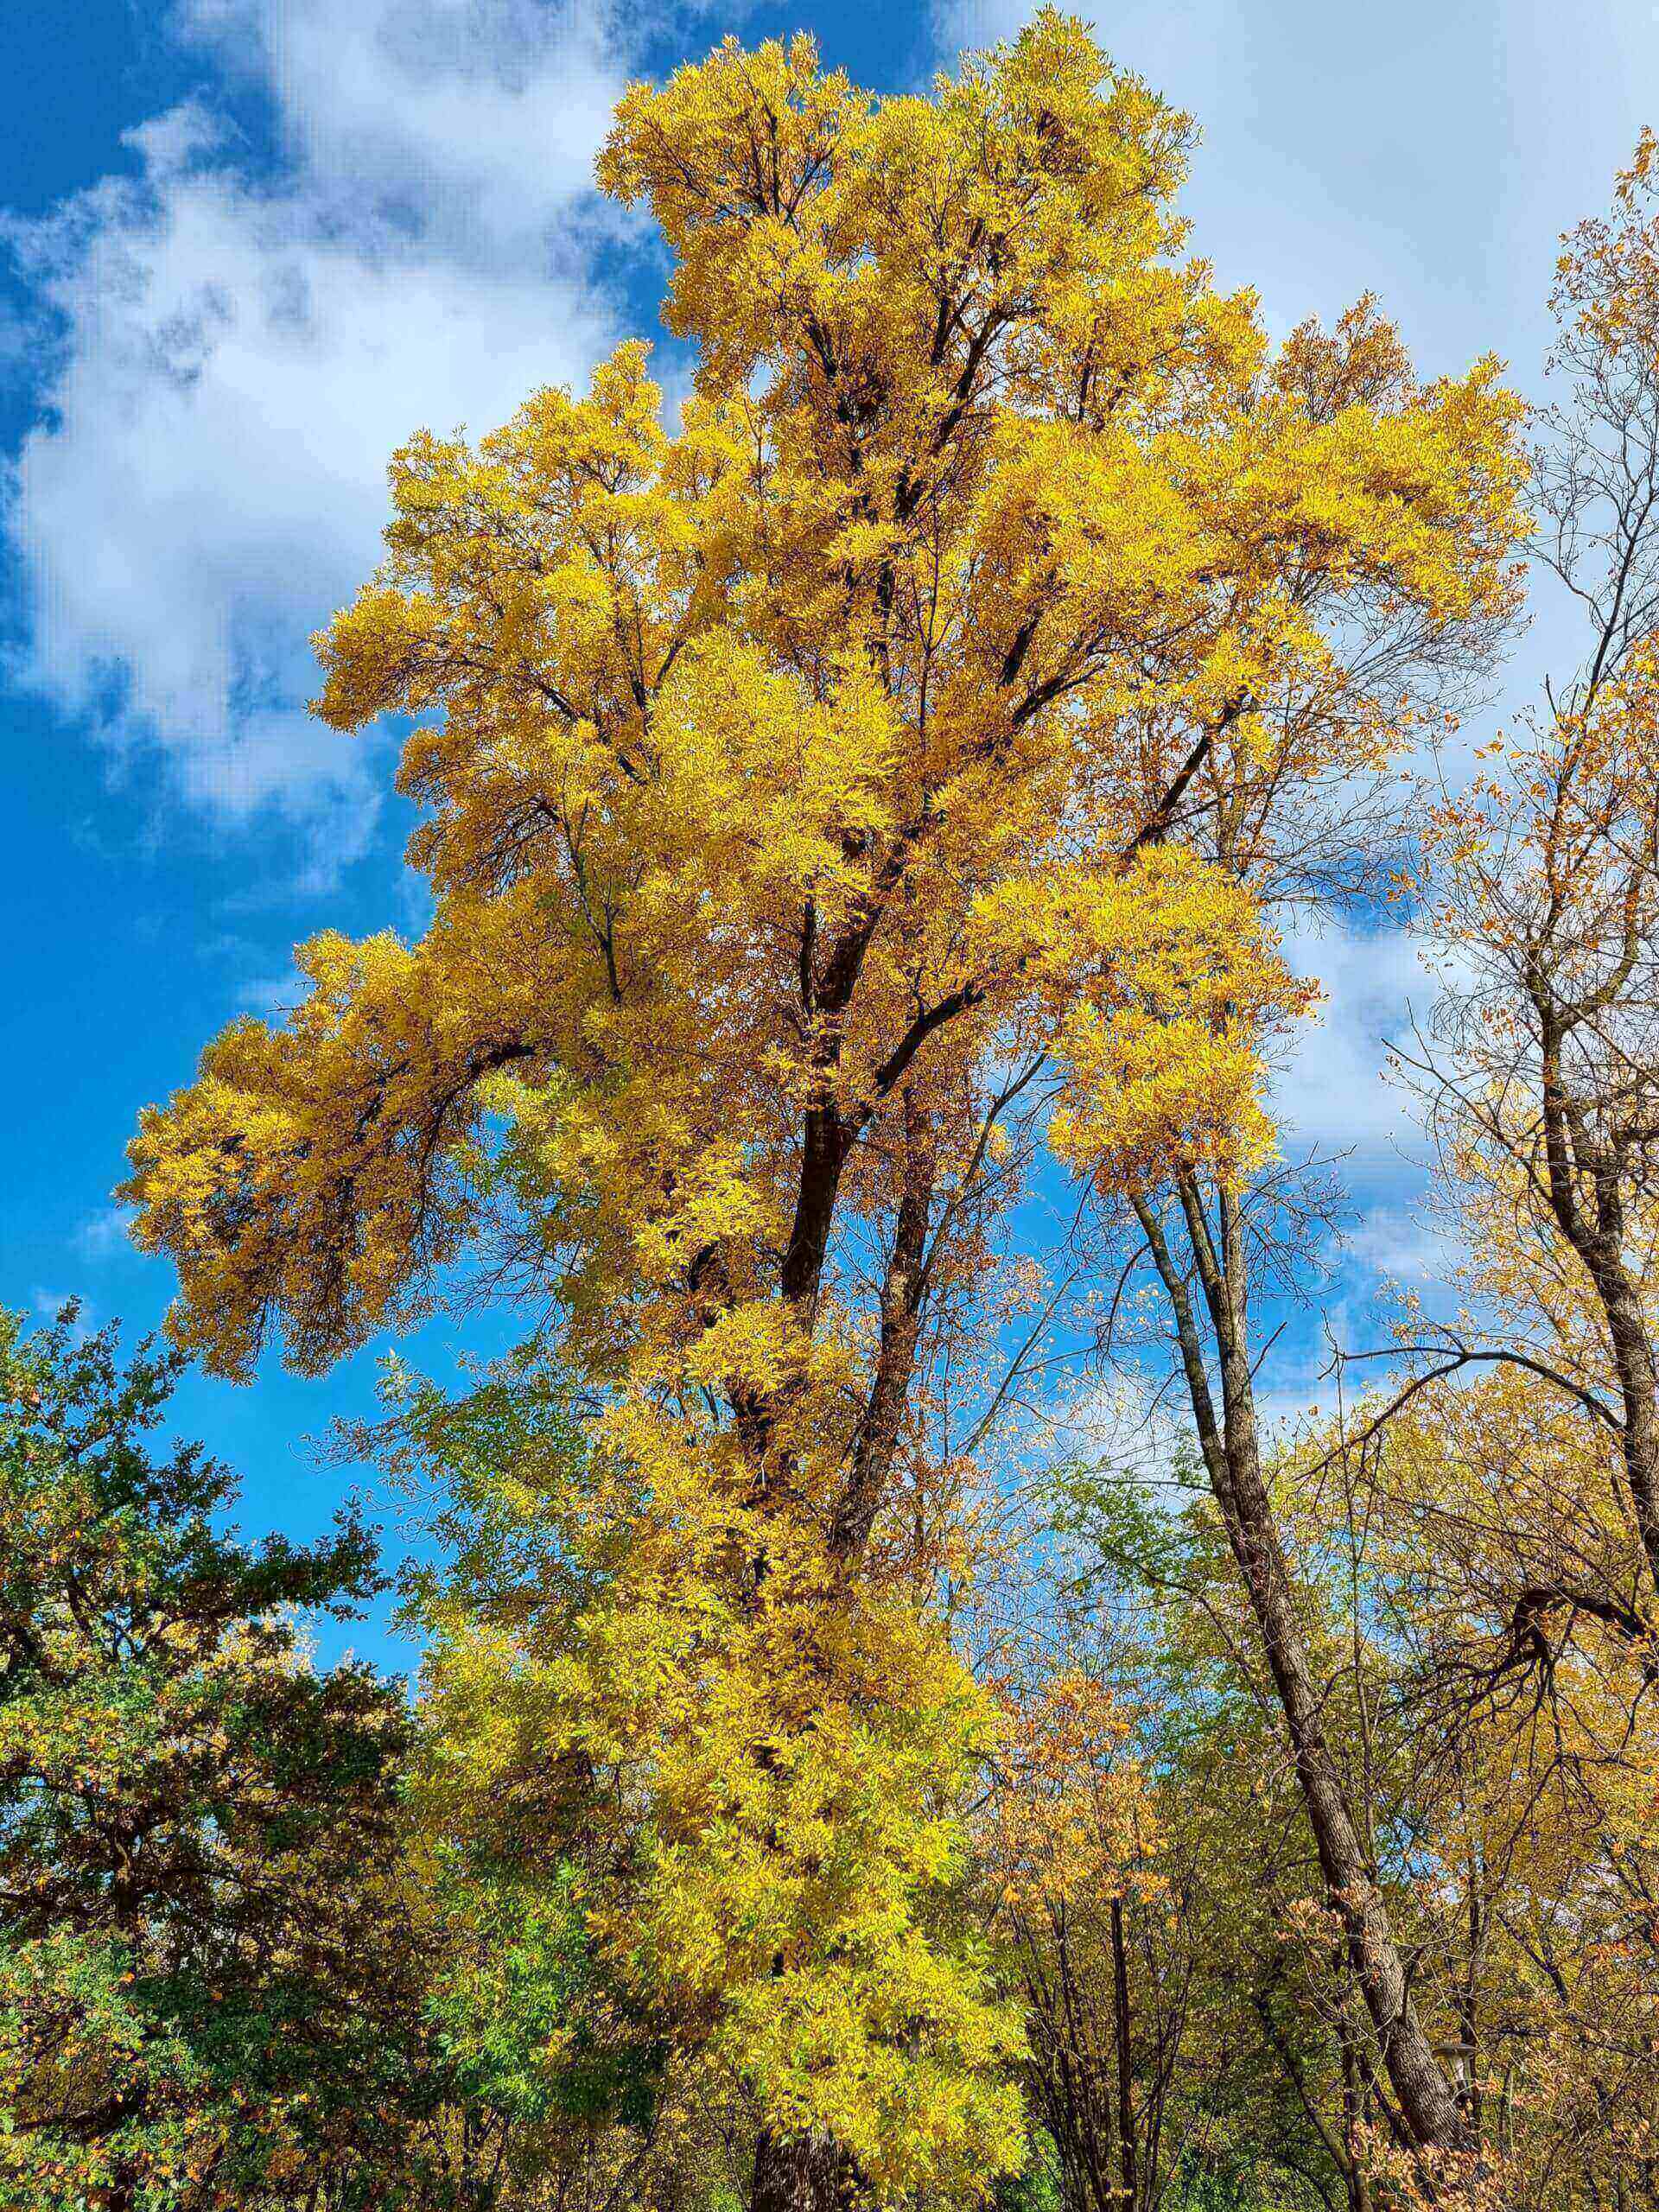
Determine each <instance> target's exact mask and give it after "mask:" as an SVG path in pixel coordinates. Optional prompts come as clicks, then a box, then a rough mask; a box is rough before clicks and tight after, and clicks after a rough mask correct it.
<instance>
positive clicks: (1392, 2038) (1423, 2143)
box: [1135, 1174, 1473, 2155]
mask: <svg viewBox="0 0 1659 2212" xmlns="http://www.w3.org/2000/svg"><path fill="white" fill-rule="evenodd" d="M1178 1187H1179V1197H1180V1201H1181V1209H1182V1212H1183V1215H1184V1216H1185V1222H1186V1227H1187V1232H1188V1236H1189V1238H1190V1241H1191V1244H1192V1255H1193V1260H1194V1263H1195V1266H1196V1268H1197V1270H1198V1281H1199V1284H1200V1287H1201V1288H1202V1290H1203V1293H1204V1298H1205V1306H1206V1308H1207V1309H1208V1313H1209V1316H1210V1321H1211V1331H1212V1333H1213V1340H1214V1344H1215V1348H1216V1355H1217V1365H1218V1368H1219V1371H1220V1376H1221V1389H1222V1407H1221V1412H1220V1416H1219V1418H1218V1417H1217V1408H1216V1406H1215V1402H1214V1398H1213V1396H1212V1394H1211V1387H1210V1381H1209V1375H1208V1371H1207V1370H1206V1367H1205V1358H1204V1340H1203V1338H1202V1336H1201V1334H1200V1332H1199V1325H1198V1317H1197V1314H1196V1313H1195V1311H1194V1309H1193V1306H1192V1300H1191V1297H1190V1295H1189V1294H1188V1290H1187V1284H1186V1278H1185V1275H1184V1274H1183V1273H1182V1271H1181V1269H1180V1268H1179V1267H1178V1266H1177V1265H1176V1264H1175V1261H1174V1257H1173V1254H1172V1253H1171V1251H1170V1249H1169V1244H1168V1241H1167V1239H1166V1236H1165V1235H1164V1230H1163V1224H1162V1223H1161V1221H1160V1219H1159V1217H1158V1216H1157V1215H1156V1213H1155V1212H1154V1211H1153V1209H1152V1207H1151V1205H1149V1204H1147V1202H1146V1201H1144V1200H1138V1201H1137V1202H1136V1206H1135V1211H1136V1215H1137V1217H1138V1218H1139V1220H1140V1222H1141V1228H1142V1230H1143V1231H1144V1232H1145V1234H1146V1236H1147V1244H1148V1247H1149V1249H1150V1250H1151V1253H1152V1256H1153V1262H1154V1265H1155V1267H1156V1268H1157V1269H1158V1272H1159V1274H1160V1278H1161V1280H1162V1281H1163V1284H1164V1287H1165V1290H1166V1294H1168V1297H1169V1300H1170V1303H1171V1306H1172V1308H1173V1313H1174V1316H1175V1323H1176V1336H1177V1341H1178V1344H1179V1350H1180V1354H1181V1362H1182V1369H1183V1372H1184V1374H1185V1380H1186V1385H1187V1392H1188V1395H1189V1398H1190V1400H1191V1402H1192V1413H1193V1418H1194V1421H1195V1423H1196V1425H1197V1428H1198V1445H1199V1448H1200V1450H1201V1452H1202V1453H1203V1455H1204V1461H1205V1471H1206V1472H1207V1473H1208V1475H1209V1478H1210V1484H1211V1490H1212V1491H1213V1492H1214V1494H1215V1497H1216V1502H1217V1505H1218V1506H1219V1507H1220V1509H1221V1516H1222V1521H1223V1522H1224V1526H1225V1528H1226V1531H1227V1538H1228V1541H1229V1543H1230V1546H1231V1548H1232V1552H1233V1556H1234V1558H1235V1559H1236V1561H1237V1563H1238V1567H1239V1572H1240V1573H1241V1575H1242V1576H1243V1580H1244V1586H1245V1589H1246V1592H1247V1593H1248V1595H1249V1601H1250V1607H1251V1611H1253V1612H1254V1614H1255V1620H1256V1624H1257V1627H1258V1628H1259V1630H1260V1631H1261V1636H1262V1646H1263V1649H1264V1651H1265V1653H1266V1656H1267V1661H1268V1671H1269V1672H1270V1674H1271V1675H1272V1677H1273V1685H1274V1691H1275V1692H1276V1694H1277V1696H1278V1700H1279V1704H1280V1707H1281V1710H1282V1712H1283V1713H1284V1717H1285V1725H1286V1731H1287V1734H1288V1736H1289V1738H1290V1746H1291V1751H1292V1755H1293V1757H1294V1761H1295V1765H1296V1776H1297V1780H1298V1782H1299V1783H1300V1786H1301V1792H1302V1798H1303V1802H1304V1803H1305V1805H1306V1808H1307V1815H1308V1821H1309V1825H1310V1827H1312V1829H1313V1840H1314V1845H1315V1847H1316V1849H1317V1851H1318V1853H1319V1867H1320V1871H1321V1872H1322V1874H1323V1875H1324V1878H1325V1893H1326V1896H1327V1897H1328V1898H1329V1900H1330V1902H1331V1904H1332V1908H1333V1910H1335V1911H1336V1913H1337V1914H1338V1917H1339V1919H1340V1921H1341V1923H1342V1927H1343V1931H1344V1936H1345V1939H1346V1942H1347V1947H1348V1952H1349V1955H1350V1957H1351V1960H1352V1961H1353V1967H1354V1977H1355V1980H1357V1983H1358V1985H1359V1988H1360V1993H1361V1994H1362V1995H1363V1998H1364V2000H1365V2005H1366V2010H1367V2011H1368V2012H1369V2013H1370V2017H1371V2021H1372V2024H1373V2025H1374V2027H1375V2029H1376V2038H1377V2043H1378V2045H1379V2046H1380V2048H1381V2050H1382V2054H1383V2064H1384V2067H1385V2068H1386V2069H1387V2072H1388V2076H1389V2083H1390V2085H1391V2086H1392V2088H1393V2090H1394V2093H1395V2097H1396V2098H1397V2099H1398V2101H1399V2104H1400V2109H1401V2112H1402V2116H1403V2118H1404V2120H1405V2123H1406V2126H1407V2128H1408V2131H1409V2133H1410V2135H1411V2139H1412V2141H1413V2142H1414V2144H1415V2145H1417V2147H1418V2148H1419V2149H1420V2150H1422V2151H1426V2152H1435V2153H1442V2154H1447V2155H1456V2154H1460V2153H1466V2152H1469V2151H1471V2149H1472V2148H1473V2145H1472V2144H1471V2139H1470V2136H1469V2131H1468V2127H1467V2125H1466V2123H1465V2119H1464V2115H1463V2113H1461V2112H1460V2111H1459V2106H1458V2101H1457V2099H1456V2097H1455V2095H1454V2094H1453V2093H1452V2085H1451V2083H1450V2082H1448V2081H1447V2079H1446V2075H1445V2073H1444V2072H1443V2071H1442V2069H1441V2067H1440V2062H1439V2060H1438V2059H1437V2058H1436V2057H1435V2056H1434V2051H1433V2046H1432V2044H1430V2042H1429V2040H1428V2037H1427V2034H1426V2033H1425V2032H1424V2030H1423V2026H1422V2024H1421V2021H1420V2020H1419V2019H1418V2018H1417V2013H1416V2009H1415V2007H1414V2005H1413V2003H1412V1999H1411V1988H1410V1980H1409V1977H1408V1974H1407V1972H1406V1966H1405V1961H1404V1960H1403V1959H1402V1956H1401V1955H1400V1947H1399V1945H1398V1943H1397V1942H1396V1941H1395V1935H1394V1929H1393V1926H1392V1923H1391V1922H1390V1919H1389V1910H1388V1904H1387V1901H1386V1900H1385V1898H1384V1897H1383V1892H1382V1891H1381V1889H1380V1888H1379V1887H1378V1885H1377V1884H1376V1880H1375V1878H1373V1875H1372V1872H1371V1869H1370V1864H1369V1862H1368V1859H1367V1855H1366V1853H1365V1849H1364V1847H1363V1843H1362V1841H1361V1839H1360V1835H1359V1832H1358V1829H1357V1826H1356V1824H1355V1821H1354V1817H1353V1814H1352V1812H1351V1808H1350V1806H1349V1804H1348V1799H1347V1792H1346V1789H1345V1787H1344V1783H1343V1779H1342V1775H1341V1771H1340V1770H1339V1769H1338V1765H1337V1762H1336V1759H1335V1758H1334V1757H1333V1756H1332V1751H1331V1748H1330V1745H1328V1744H1327V1743H1326V1741H1325V1731H1324V1727H1323V1725H1322V1722H1321V1719H1320V1714H1319V1705H1320V1699H1319V1688H1318V1686H1317V1684H1316V1682H1315V1681H1314V1677H1313V1665H1312V1662H1311V1660H1310V1658H1309V1656H1308V1650H1307V1645H1306V1640H1305V1639H1304V1637H1303V1635H1302V1630H1301V1624H1300V1621H1299V1620H1298V1618H1297V1615H1296V1605H1295V1594H1294V1586H1293V1583H1292V1580H1291V1575H1290V1568H1289V1566H1288V1564H1287V1560H1286V1558H1285V1554H1284V1548H1283V1547H1282V1545H1281V1542H1280V1541H1279V1531H1278V1527H1277V1524H1276V1522H1275V1521H1274V1513H1273V1505H1272V1501H1271V1500H1270V1499H1269V1497H1268V1489H1267V1484H1266V1482H1265V1480H1264V1478H1263V1476H1262V1456H1261V1439H1260V1432H1259V1429H1258V1427H1257V1422H1256V1414H1255V1385H1254V1381H1253V1378H1252V1375H1251V1370H1250V1358H1249V1338H1248V1330H1247V1313H1246V1298H1245V1283H1244V1273H1245V1261H1244V1254H1243V1239H1242V1235H1241V1224H1240V1220H1239V1213H1238V1202H1237V1199H1236V1197H1234V1196H1232V1195H1230V1193H1228V1192H1221V1193H1220V1195H1219V1198H1218V1200H1217V1214H1218V1219H1219V1226H1220V1243H1219V1247H1218V1248H1217V1243H1216V1240H1215V1239H1214V1237H1213V1236H1212V1235H1211V1230H1210V1225H1209V1221H1208V1217H1207V1216H1206V1213H1205V1207H1204V1201H1203V1196H1202V1193H1201V1192H1200V1190H1199V1188H1198V1182H1197V1179H1196V1178H1195V1177H1193V1176H1192V1175H1190V1174H1188V1175H1184V1176H1183V1177H1182V1178H1181V1179H1180V1182H1179V1186H1178Z"/></svg>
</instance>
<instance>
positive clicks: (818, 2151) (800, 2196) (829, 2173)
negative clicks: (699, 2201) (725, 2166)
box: [749, 2127, 858, 2212]
mask: <svg viewBox="0 0 1659 2212" xmlns="http://www.w3.org/2000/svg"><path fill="white" fill-rule="evenodd" d="M857 2191H858V2174H857V2170H856V2169H855V2166H854V2164H853V2161H852V2160H851V2159H850V2158H849V2157H848V2155H847V2153H846V2152H844V2151H843V2150H842V2148H841V2146H840V2145H839V2144H837V2143H835V2142H833V2141H831V2139H829V2136H827V2135H823V2134H819V2133H813V2134H810V2135H789V2136H785V2135H779V2134H778V2133H776V2132H775V2130H773V2129H772V2128H770V2127H763V2128H762V2129H761V2131H760V2141H759V2142H758V2143H757V2144H756V2145H755V2149H754V2188H753V2192H752V2194H751V2196H750V2199H749V2202H750V2208H751V2212H844V2208H845V2207H847V2206H848V2205H850V2204H851V2203H852V2202H853V2201H854V2199H855V2196H856V2195H857Z"/></svg>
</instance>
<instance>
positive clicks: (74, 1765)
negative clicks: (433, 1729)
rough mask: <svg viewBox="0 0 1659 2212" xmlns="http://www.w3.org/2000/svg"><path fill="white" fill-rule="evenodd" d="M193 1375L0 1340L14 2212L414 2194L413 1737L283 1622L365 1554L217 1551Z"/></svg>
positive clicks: (0, 2076)
mask: <svg viewBox="0 0 1659 2212" xmlns="http://www.w3.org/2000/svg"><path fill="white" fill-rule="evenodd" d="M176 1374H177V1363H176V1361H175V1359H173V1358H171V1357H163V1356H160V1355H156V1354H152V1353H150V1352H149V1351H141V1352H140V1353H139V1354H138V1355H137V1357H136V1358H135V1359H134V1360H133V1361H132V1362H131V1363H130V1364H129V1365H128V1366H126V1367H125V1368H123V1367H122V1366H121V1365H120V1363H119V1362H118V1356H117V1349H116V1344H115V1339H114V1336H113V1332H111V1331H107V1330H106V1331H105V1332H102V1333H100V1334H99V1335H97V1336H94V1337H91V1338H86V1339H84V1340H82V1339H81V1338H79V1335H78V1333H77V1331H76V1329H75V1327H74V1320H73V1308H71V1309H67V1311H66V1313H65V1316H64V1318H63V1319H61V1320H60V1322H59V1323H58V1324H57V1325H56V1326H55V1327H54V1328H51V1329H45V1330H41V1331H39V1332H36V1333H35V1334H34V1335H32V1336H29V1335H25V1334H24V1333H23V1332H22V1330H21V1328H20V1326H19V1325H18V1324H17V1323H16V1321H15V1320H11V1319H7V1321H6V1322H5V1323H4V1325H3V1328H0V2202H4V2203H6V2204H9V2205H16V2206H17V2207H19V2208H23V2207H28V2208H29V2212H48V2208H61V2212H70V2208H72V2207H73V2208H80V2207H84V2206H86V2205H87V2204H89V2203H98V2204H104V2205H107V2206H109V2207H111V2212H115V2209H116V2208H119V2212H135V2208H138V2207H148V2208H160V2207H162V2206H166V2207H168V2208H176V2209H177V2212H186V2208H196V2207H201V2208H206V2207H208V2206H218V2205H223V2204H228V2203H232V2202H233V2203H236V2204H238V2205H243V2206H250V2207H251V2206H267V2205H268V2206H273V2207H276V2206H283V2207H287V2206H290V2205H294V2206H297V2205H301V2204H304V2205H308V2206H314V2207H315V2206H319V2205H321V2204H324V2203H326V2204H327V2205H328V2206H330V2207H341V2208H343V2207H346V2206H347V2205H370V2204H377V2203H386V2202H393V2201H397V2202H408V2201H410V2199H409V2197H408V2196H406V2195H404V2194H401V2193H400V2192H401V2191H402V2190H404V2187H405V2185H406V2184H410V2185H412V2177H413V2174H414V2171H415V2162H414V2160H413V2159H412V2158H409V2159H408V2160H407V2161H406V2158H405V2154H406V2152H409V2149H410V2144H411V2142H412V2139H413V2137H414V2133H415V2131H416V2127H417V2125H418V2123H419V2121H420V2119H421V2102H422V2099H423V2096H424V2094H426V2092H425V2089H424V2088H423V2082H422V2078H421V2069H420V2034H419V2030H420V2011H419V2007H420V1986H419V1982H418V1980H417V1978H416V1977H417V1973H418V1959H419V1950H418V1946H417V1945H416V1942H415V1940H414V1938H413V1936H412V1934H411V1931H410V1924H409V1901H408V1897H407V1895H406V1894H405V1891H404V1885H403V1879H402V1872H401V1867H400V1840H399V1823H398V1811H397V1788H398V1781H399V1777H400V1773H401V1770H402V1764H403V1761H404V1752H405V1747H406V1744H407V1737H408V1730H407V1724H406V1720H405V1717H404V1710H403V1706H402V1701H401V1700H400V1698H399V1696H398V1694H397V1691H396V1689H395V1688H392V1687H391V1686H390V1685H388V1684H385V1683H384V1682H382V1681H378V1679H377V1678H376V1677H375V1676H374V1675H372V1674H371V1672H370V1671H369V1670H368V1669H366V1668H365V1667H363V1666H360V1665H356V1664H353V1663H346V1664H342V1665H340V1666H338V1667H335V1668H334V1669H331V1670H329V1671H328V1672H327V1673H320V1672H318V1671H317V1670H315V1669H314V1668H313V1667H312V1666H311V1665H310V1664H309V1663H308V1662H307V1660H306V1658H305V1656H304V1654H303V1651H302V1648H301V1647H300V1645H299V1644H298V1643H297V1642H296V1627H295V1625H294V1621H293V1614H294V1611H295V1609H296V1608H298V1609H304V1610H308V1611H323V1612H326V1613H330V1614H333V1615H334V1616H335V1617H337V1618H348V1617H349V1616H350V1614H351V1613H352V1612H353V1611H354V1610H355V1608H356V1607H357V1606H358V1605H360V1604H361V1603H362V1601H363V1600H364V1599H365V1598H367V1597H368V1596H369V1595H370V1594H371V1593H372V1592H373V1591H374V1590H375V1589H376V1588H377V1587H378V1578H377V1576H376V1573H375V1567H374V1559H373V1553H372V1548H371V1546H370V1543H369V1540H368V1538H367V1536H366V1535H365V1532H364V1530H363V1529H361V1528H360V1527H359V1526H357V1525H356V1524H355V1523H353V1522H346V1524H345V1525H344V1526H343V1527H342V1529H341V1530H340V1534H339V1535H338V1536H337V1537H336V1538H335V1539H334V1541H330V1542H327V1543H324V1544H321V1545H319V1546H318V1547H317V1548H315V1549H310V1550H306V1549H300V1548H295V1547H293V1546H290V1545H289V1544H288V1543H286V1542H285V1541H282V1540H281V1539H277V1538H272V1539H270V1540H268V1541H266V1543H265V1544H264V1546H263V1547H262V1548H260V1549H259V1550H258V1551H257V1552H250V1551H248V1550H245V1548H242V1547H241V1546H240V1545H239V1544H238V1543H236V1542H235V1541H232V1539H231V1538H229V1537H226V1536H225V1535H221V1534H219V1531H218V1529H217V1528H216V1527H215V1519H216V1516H219V1514H220V1513H221V1512H222V1510H224V1508H225V1507H226V1505H227V1504H228V1503H229V1502H230V1499H231V1497H232V1479H231V1478H230V1476H229V1475H228V1474H227V1473H226V1471H225V1470H224V1469H223V1468H222V1467H220V1466H218V1465H215V1464H214V1463H213V1462H212V1461H211V1460H208V1459H206V1458H204V1456H203V1455H202V1453H201V1452H200V1451H199V1450H198V1449H196V1448H195V1447H194V1446H179V1447H177V1448H175V1450H174V1451H173V1452H171V1453H170V1454H169V1455H168V1457H166V1458H164V1459H156V1458H154V1457H152V1456H151V1453H150V1451H149V1446H148V1442H147V1437H148V1433H149V1431H150V1430H152V1429H153V1428H154V1427H156V1424H157V1423H158V1422H159V1421H161V1419H162V1417H163V1414H164V1412H165V1408H166V1404H167V1400H168V1394H169V1392H170V1390H171V1389H172V1386H173V1383H174V1382H175V1378H176Z"/></svg>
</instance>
